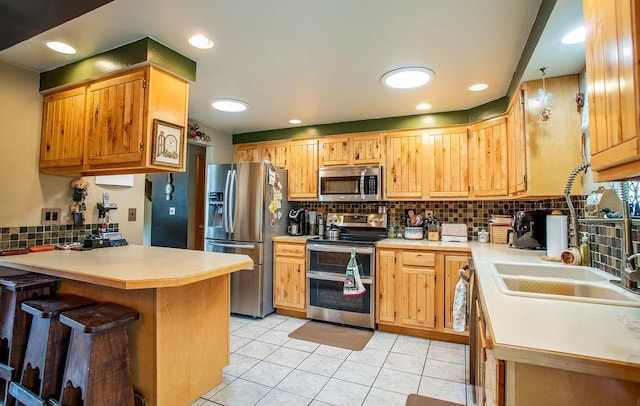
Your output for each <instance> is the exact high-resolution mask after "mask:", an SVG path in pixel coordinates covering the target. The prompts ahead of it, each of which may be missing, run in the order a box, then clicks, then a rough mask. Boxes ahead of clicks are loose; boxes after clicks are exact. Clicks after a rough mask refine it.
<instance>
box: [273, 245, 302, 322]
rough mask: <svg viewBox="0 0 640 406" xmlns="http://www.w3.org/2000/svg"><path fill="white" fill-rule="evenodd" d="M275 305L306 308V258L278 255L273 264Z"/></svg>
mask: <svg viewBox="0 0 640 406" xmlns="http://www.w3.org/2000/svg"><path fill="white" fill-rule="evenodd" d="M273 287H274V289H273V305H274V306H275V307H283V308H288V309H294V310H305V309H306V299H305V297H306V279H305V260H304V259H301V258H290V257H281V256H276V257H275V260H274V266H273Z"/></svg>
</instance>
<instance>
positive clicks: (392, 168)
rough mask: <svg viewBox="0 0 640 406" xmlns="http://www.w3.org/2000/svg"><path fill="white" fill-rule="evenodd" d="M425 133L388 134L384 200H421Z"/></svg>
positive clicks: (412, 131) (418, 131)
mask: <svg viewBox="0 0 640 406" xmlns="http://www.w3.org/2000/svg"><path fill="white" fill-rule="evenodd" d="M422 133H423V131H422V130H411V131H398V132H393V133H388V134H387V136H386V138H387V142H386V146H387V149H386V159H385V164H384V171H385V173H384V184H385V191H384V192H385V193H384V196H385V199H396V200H403V199H407V200H411V199H421V198H422V189H423V185H422V173H423V170H422V162H423V158H422Z"/></svg>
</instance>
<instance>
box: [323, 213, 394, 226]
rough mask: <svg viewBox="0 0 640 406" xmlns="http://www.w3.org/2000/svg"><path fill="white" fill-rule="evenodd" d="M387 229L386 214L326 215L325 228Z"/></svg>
mask: <svg viewBox="0 0 640 406" xmlns="http://www.w3.org/2000/svg"><path fill="white" fill-rule="evenodd" d="M332 224H335V225H336V226H338V227H374V228H387V214H386V213H328V214H327V226H331V225H332Z"/></svg>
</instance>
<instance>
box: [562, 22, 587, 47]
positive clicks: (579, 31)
mask: <svg viewBox="0 0 640 406" xmlns="http://www.w3.org/2000/svg"><path fill="white" fill-rule="evenodd" d="M561 41H562V43H563V44H567V45H570V44H578V43H580V42H584V25H581V26H580V27H578V28H575V29H573V30H571V31H569V33H568V34H567V35H565V36H564V37H562V40H561Z"/></svg>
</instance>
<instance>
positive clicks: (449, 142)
mask: <svg viewBox="0 0 640 406" xmlns="http://www.w3.org/2000/svg"><path fill="white" fill-rule="evenodd" d="M425 134H426V135H425V137H426V146H425V150H426V154H425V163H424V165H425V166H426V168H425V172H426V176H425V177H426V179H425V183H426V186H425V190H426V194H427V196H428V197H433V198H442V197H468V196H469V149H468V133H467V127H466V126H461V127H448V128H436V129H431V130H428V131H426V132H425Z"/></svg>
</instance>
